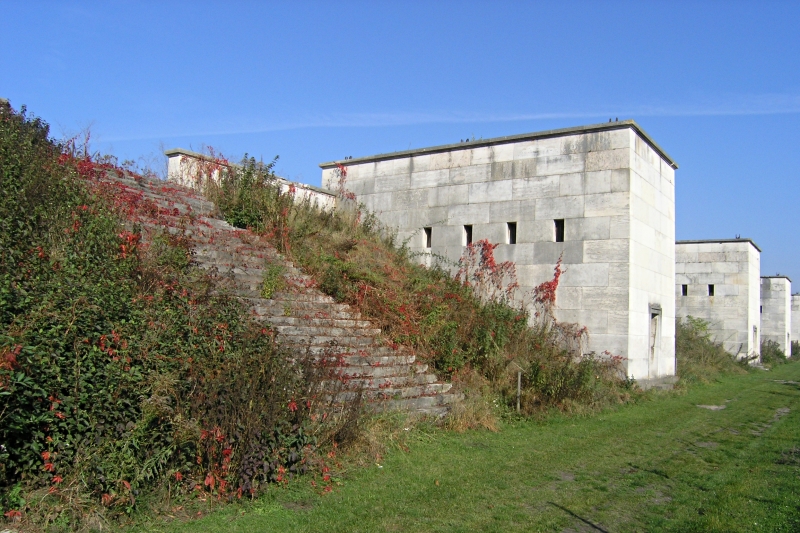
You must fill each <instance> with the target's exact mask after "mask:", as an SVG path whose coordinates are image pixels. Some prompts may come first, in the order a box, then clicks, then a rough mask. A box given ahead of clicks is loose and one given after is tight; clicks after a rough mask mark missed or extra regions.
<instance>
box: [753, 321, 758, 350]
mask: <svg viewBox="0 0 800 533" xmlns="http://www.w3.org/2000/svg"><path fill="white" fill-rule="evenodd" d="M753 351H754V352H755V351H758V326H753Z"/></svg>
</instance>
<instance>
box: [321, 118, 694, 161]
mask: <svg viewBox="0 0 800 533" xmlns="http://www.w3.org/2000/svg"><path fill="white" fill-rule="evenodd" d="M625 128H630V129H632V130H634V131H635V132H636V134H637V135H639V137H641V138H642V139H644V141H645V142H647V144H649V145H650V147H651V148H653V150H655V151H656V152H657V153H658V154H659V155H660V156H661V157H662V158H663V159H664V160H665V161H666V162H667V163H669V165H670V166H671V167H672V168H674V169H677V168H678V164H677V163H676V162H675V161H674V160H673V159H672V158H671V157H670V156H669V154H667V152H666V151H664V149H663V148H661V147H660V146H659V145H658V143H656V142H655V141H654V140H653V139H652V137H650V136H649V135H648V134H647V132H646V131H644V130H643V129H642V127H641V126H639V124H637V123H636V121H635V120H621V121H618V122H603V123H600V124H592V125H589V126H576V127H573V128H562V129H557V130H547V131H539V132H534V133H523V134H520V135H509V136H506V137H495V138H493V139H479V140H476V141H468V142H460V143H454V144H443V145H440V146H431V147H429V148H417V149H412V150H403V151H400V152H389V153H385V154H378V155H372V156H366V157H357V158H355V159H339V160H337V161H329V162H327V163H320V165H319V166H320V168H332V167H335V166H337V165H343V166H348V165H352V164H358V163H372V162H375V161H386V160H389V159H399V158H402V157H410V156H415V155H425V154H436V153H440V152H450V151H454V150H466V149H470V148H478V147H483V146H494V145H497V144H508V143H514V142H519V141H532V140H536V139H547V138H551V137H565V136H567V135H578V134H581V133H597V132H602V131H613V130H621V129H625Z"/></svg>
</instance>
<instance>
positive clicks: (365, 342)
mask: <svg viewBox="0 0 800 533" xmlns="http://www.w3.org/2000/svg"><path fill="white" fill-rule="evenodd" d="M278 340H279V341H280V342H281V343H282V344H284V345H286V346H287V347H290V348H311V347H321V348H335V347H338V348H342V347H345V348H348V347H349V348H356V347H357V348H366V347H370V346H380V344H381V343H380V341H378V340H376V339H375V338H374V337H370V336H366V337H359V336H338V335H337V336H327V335H279V336H278Z"/></svg>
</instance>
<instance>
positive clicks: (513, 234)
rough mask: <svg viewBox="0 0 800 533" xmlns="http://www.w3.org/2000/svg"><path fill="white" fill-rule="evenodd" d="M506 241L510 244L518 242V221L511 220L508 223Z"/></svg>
mask: <svg viewBox="0 0 800 533" xmlns="http://www.w3.org/2000/svg"><path fill="white" fill-rule="evenodd" d="M506 242H507V243H508V244H517V223H516V222H509V223H508V224H506Z"/></svg>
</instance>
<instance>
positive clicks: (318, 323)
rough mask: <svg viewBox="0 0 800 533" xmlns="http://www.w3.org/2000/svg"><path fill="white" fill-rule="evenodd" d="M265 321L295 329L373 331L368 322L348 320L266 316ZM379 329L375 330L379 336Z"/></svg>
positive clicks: (370, 323)
mask: <svg viewBox="0 0 800 533" xmlns="http://www.w3.org/2000/svg"><path fill="white" fill-rule="evenodd" d="M266 321H267V322H269V323H270V324H273V325H275V326H295V327H301V326H306V327H309V326H311V327H331V328H358V329H359V331H360V332H361V331H363V330H365V329H373V330H375V328H372V322H370V321H369V320H350V319H340V318H310V317H293V316H268V317H267V318H266ZM380 331H381V330H380V328H378V329H377V332H378V333H375V335H380Z"/></svg>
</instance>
